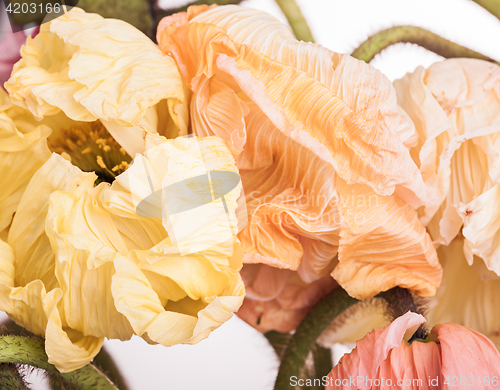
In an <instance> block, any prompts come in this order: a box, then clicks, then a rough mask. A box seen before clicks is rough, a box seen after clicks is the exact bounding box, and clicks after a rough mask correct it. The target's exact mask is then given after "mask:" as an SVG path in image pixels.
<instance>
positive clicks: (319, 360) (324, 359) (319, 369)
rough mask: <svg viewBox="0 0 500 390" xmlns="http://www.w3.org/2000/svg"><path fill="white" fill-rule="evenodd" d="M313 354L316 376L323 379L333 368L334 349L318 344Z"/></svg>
mask: <svg viewBox="0 0 500 390" xmlns="http://www.w3.org/2000/svg"><path fill="white" fill-rule="evenodd" d="M312 356H313V361H314V378H317V379H321V378H323V377H324V376H327V375H328V374H329V373H330V371H331V370H332V368H333V361H332V350H331V349H329V348H323V347H321V346H319V345H318V344H316V345H315V346H314V347H313V350H312ZM321 390H322V389H321Z"/></svg>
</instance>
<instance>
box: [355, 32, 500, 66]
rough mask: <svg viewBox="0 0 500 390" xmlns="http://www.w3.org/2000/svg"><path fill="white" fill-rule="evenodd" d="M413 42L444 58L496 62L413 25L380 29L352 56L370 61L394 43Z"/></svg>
mask: <svg viewBox="0 0 500 390" xmlns="http://www.w3.org/2000/svg"><path fill="white" fill-rule="evenodd" d="M400 42H401V43H414V44H417V45H419V46H422V47H424V48H425V49H427V50H430V51H432V52H434V53H436V54H438V55H440V56H443V57H445V58H457V57H467V58H478V59H480V60H485V61H489V62H496V61H495V60H494V59H492V58H490V57H487V56H485V55H483V54H481V53H478V52H477V51H474V50H471V49H468V48H466V47H463V46H460V45H459V44H457V43H454V42H451V41H449V40H447V39H444V38H443V37H440V36H439V35H437V34H434V33H432V32H430V31H428V30H425V29H423V28H420V27H415V26H396V27H391V28H388V29H386V30H382V31H380V32H378V33H376V34H375V35H372V36H371V37H370V38H368V39H367V40H366V41H365V42H363V43H362V44H361V45H360V46H359V47H358V48H357V49H356V50H354V51H353V52H352V56H353V57H354V58H357V59H358V60H363V61H365V62H370V61H371V60H372V59H373V58H374V57H375V56H376V55H377V54H378V53H380V52H381V51H382V50H384V49H385V48H387V47H389V46H391V45H394V44H395V43H400Z"/></svg>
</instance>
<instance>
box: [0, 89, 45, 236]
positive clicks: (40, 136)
mask: <svg viewBox="0 0 500 390" xmlns="http://www.w3.org/2000/svg"><path fill="white" fill-rule="evenodd" d="M50 133H51V130H50V128H49V127H47V126H46V125H42V124H38V123H36V121H35V120H34V118H33V116H32V115H31V113H30V112H29V111H27V110H25V109H23V108H20V107H16V106H14V105H13V104H12V103H11V101H10V99H9V97H8V96H7V94H6V93H5V92H4V91H3V89H1V88H0V233H1V232H2V231H3V230H4V229H6V228H7V227H8V226H9V225H10V223H11V221H12V216H13V214H14V213H15V212H16V210H17V206H18V205H19V201H20V200H21V196H22V195H23V192H24V190H25V189H26V186H27V185H28V182H29V181H30V179H31V177H32V176H33V174H34V173H35V172H36V171H37V170H38V168H40V167H41V166H42V165H43V163H44V162H45V161H46V160H48V159H49V157H50V151H49V149H48V147H47V142H46V139H47V137H48V136H49V134H50Z"/></svg>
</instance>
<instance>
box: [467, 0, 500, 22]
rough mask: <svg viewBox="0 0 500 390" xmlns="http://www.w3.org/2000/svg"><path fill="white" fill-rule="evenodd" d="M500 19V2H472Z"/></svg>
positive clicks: (477, 0) (496, 0)
mask: <svg viewBox="0 0 500 390" xmlns="http://www.w3.org/2000/svg"><path fill="white" fill-rule="evenodd" d="M472 1H474V2H475V3H477V4H479V5H480V6H481V7H483V8H484V9H486V10H487V11H488V12H489V13H490V14H492V15H495V16H496V17H497V18H498V19H500V0H472Z"/></svg>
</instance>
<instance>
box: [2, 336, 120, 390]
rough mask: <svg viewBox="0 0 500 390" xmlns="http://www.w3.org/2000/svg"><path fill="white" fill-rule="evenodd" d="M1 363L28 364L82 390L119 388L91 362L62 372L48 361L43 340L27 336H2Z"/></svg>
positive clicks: (114, 389)
mask: <svg viewBox="0 0 500 390" xmlns="http://www.w3.org/2000/svg"><path fill="white" fill-rule="evenodd" d="M0 363H16V364H27V365H29V366H33V367H38V368H41V369H42V370H45V371H47V372H48V373H50V374H54V375H58V376H60V377H61V378H62V379H63V380H64V381H65V382H68V383H69V384H71V385H73V386H74V387H76V388H77V389H81V390H87V389H88V390H117V389H118V388H117V387H116V386H115V385H114V384H113V383H112V382H111V381H110V380H109V379H108V378H107V377H106V376H105V375H104V374H103V373H102V372H101V371H100V370H99V369H98V368H96V367H94V366H93V365H91V364H88V365H86V366H85V367H82V368H80V369H79V370H75V371H72V372H69V373H65V374H62V373H60V372H59V371H58V370H57V368H55V367H54V366H53V365H52V364H50V363H49V362H48V358H47V354H46V353H45V345H44V342H43V340H40V339H36V338H33V337H25V336H2V337H0Z"/></svg>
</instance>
